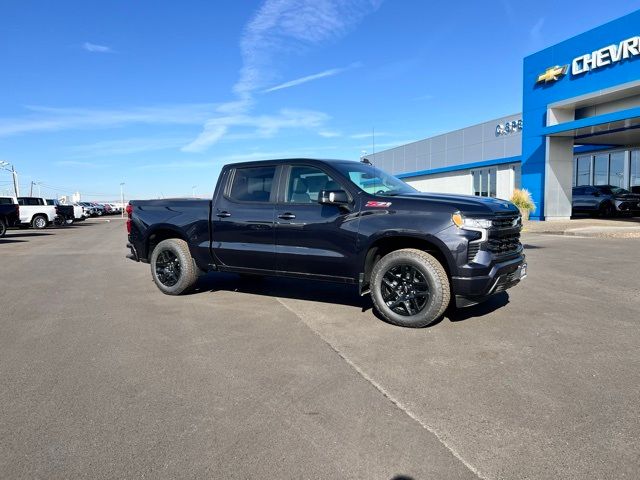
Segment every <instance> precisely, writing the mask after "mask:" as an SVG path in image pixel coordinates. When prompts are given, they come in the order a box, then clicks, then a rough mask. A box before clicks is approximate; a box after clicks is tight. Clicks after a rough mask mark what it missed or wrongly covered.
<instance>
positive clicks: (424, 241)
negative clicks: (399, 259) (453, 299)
mask: <svg viewBox="0 0 640 480" xmlns="http://www.w3.org/2000/svg"><path fill="white" fill-rule="evenodd" d="M403 248H415V249H418V250H423V251H425V252H428V253H429V254H431V255H432V256H433V257H435V258H436V260H438V261H439V262H440V263H441V264H442V266H443V267H444V270H445V272H447V277H448V278H449V280H450V279H451V271H452V270H453V259H452V258H451V255H450V254H449V255H447V253H446V252H447V247H446V245H444V244H443V243H442V242H441V241H440V240H439V239H437V238H435V237H433V236H428V237H425V236H424V235H419V234H411V233H390V234H386V235H382V236H380V237H378V238H376V239H375V240H373V241H372V242H371V243H370V244H369V247H368V248H367V250H366V252H365V254H364V262H363V265H362V270H361V272H362V282H361V284H362V286H363V287H366V286H368V285H369V281H370V279H371V273H372V271H373V266H374V265H375V264H376V262H377V261H378V260H380V259H381V258H382V257H384V256H385V255H387V254H389V253H391V252H394V251H396V250H401V249H403Z"/></svg>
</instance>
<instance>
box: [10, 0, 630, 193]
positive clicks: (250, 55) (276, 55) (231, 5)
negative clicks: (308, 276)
mask: <svg viewBox="0 0 640 480" xmlns="http://www.w3.org/2000/svg"><path fill="white" fill-rule="evenodd" d="M638 8H640V0H639V1H629V0H609V1H608V2H606V4H603V3H602V2H599V1H598V2H596V1H585V0H575V1H574V0H572V1H558V0H556V1H548V0H541V1H538V2H520V1H510V0H502V1H493V2H481V1H458V2H450V1H447V2H445V1H425V0H386V1H383V0H260V1H257V0H242V1H238V0H236V1H231V0H217V1H207V0H189V1H184V2H176V1H166V0H153V1H150V0H138V1H135V2H131V1H124V0H112V1H104V2H86V1H65V0H58V1H56V2H50V1H45V0H42V1H31V0H4V1H3V2H2V4H1V5H0V60H1V63H0V65H2V68H1V70H0V92H2V94H0V160H5V161H9V162H11V163H13V164H14V165H15V166H16V170H17V171H18V172H19V174H20V183H21V185H22V189H23V193H24V191H25V189H28V186H29V183H30V182H31V181H36V182H41V184H42V185H41V190H42V193H43V194H45V195H47V196H55V195H57V194H63V193H71V192H73V191H76V190H77V191H80V192H82V193H83V198H84V199H95V200H109V199H116V198H117V197H118V196H119V194H118V192H119V184H120V182H125V183H126V187H125V188H126V191H127V197H130V198H146V197H157V196H184V195H190V194H191V192H192V187H193V186H196V188H195V191H196V193H197V194H198V195H201V196H205V195H209V194H210V193H211V192H212V191H213V188H214V186H215V181H216V178H217V175H218V173H219V171H220V167H221V166H222V165H223V164H224V163H229V162H234V161H242V160H250V159H262V158H273V157H300V156H308V157H324V158H351V159H357V158H358V157H359V155H360V154H361V152H362V150H367V151H368V152H370V151H371V148H372V147H371V130H372V128H374V127H375V130H376V145H377V146H376V148H377V149H378V150H381V149H384V148H389V147H391V146H393V145H397V144H402V143H406V142H408V141H412V140H418V139H420V138H425V137H428V136H431V135H434V134H437V133H442V132H446V131H449V130H452V129H455V128H461V127H464V126H467V125H471V124H474V123H478V122H481V121H484V120H488V119H491V118H494V117H499V116H501V115H505V114H510V113H515V112H518V111H520V109H521V99H522V92H521V88H522V86H521V84H522V59H523V57H524V56H525V55H527V54H530V53H533V52H535V51H537V50H540V49H542V48H544V47H547V46H549V45H553V44H554V43H557V42H559V41H562V40H564V39H566V38H568V37H571V36H573V35H576V34H578V33H581V32H583V31H585V30H588V29H590V28H593V27H595V26H598V25H600V24H602V23H604V22H606V21H609V20H612V19H614V18H617V17H619V16H622V15H624V14H626V13H629V12H631V11H633V10H636V9H638ZM9 181H10V176H9V174H8V173H7V172H5V171H0V193H1V192H2V191H3V189H7V188H9Z"/></svg>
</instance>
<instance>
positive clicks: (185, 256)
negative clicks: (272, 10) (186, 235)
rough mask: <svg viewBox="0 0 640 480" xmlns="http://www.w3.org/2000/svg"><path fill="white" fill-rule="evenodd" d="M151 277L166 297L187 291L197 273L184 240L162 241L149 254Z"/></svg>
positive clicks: (194, 281) (194, 280) (195, 278)
mask: <svg viewBox="0 0 640 480" xmlns="http://www.w3.org/2000/svg"><path fill="white" fill-rule="evenodd" d="M150 263H151V276H152V278H153V281H154V283H155V284H156V286H157V287H158V288H159V289H160V291H161V292H162V293H164V294H166V295H180V294H182V293H185V292H187V291H189V290H190V289H191V288H193V286H194V285H195V283H196V280H197V279H198V271H197V269H196V266H195V264H194V263H193V258H191V253H190V252H189V246H188V245H187V242H185V241H184V240H180V239H179V238H170V239H168V240H163V241H162V242H160V243H159V244H158V245H156V248H154V249H153V253H152V254H151V262H150Z"/></svg>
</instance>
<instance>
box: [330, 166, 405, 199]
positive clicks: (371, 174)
mask: <svg viewBox="0 0 640 480" xmlns="http://www.w3.org/2000/svg"><path fill="white" fill-rule="evenodd" d="M334 167H335V168H336V169H337V170H339V171H340V173H342V174H343V175H344V176H345V177H347V178H348V179H349V180H351V183H353V184H354V185H355V186H357V187H358V188H360V189H361V190H364V191H365V192H367V193H371V194H376V195H401V194H403V193H415V192H417V190H416V189H415V188H413V187H411V186H409V185H407V184H406V183H404V182H403V181H402V180H400V179H399V178H396V177H394V176H393V175H389V174H388V173H386V172H383V171H382V170H380V169H379V168H375V167H374V166H373V165H368V164H366V163H358V162H345V163H339V164H336V165H334Z"/></svg>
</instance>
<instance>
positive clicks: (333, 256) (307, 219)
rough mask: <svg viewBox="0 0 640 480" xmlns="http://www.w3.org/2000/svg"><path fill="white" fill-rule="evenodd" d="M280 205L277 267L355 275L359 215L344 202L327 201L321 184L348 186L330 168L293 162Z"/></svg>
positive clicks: (317, 273)
mask: <svg viewBox="0 0 640 480" xmlns="http://www.w3.org/2000/svg"><path fill="white" fill-rule="evenodd" d="M282 179H283V182H282V186H281V188H280V195H279V197H280V198H279V201H278V204H277V207H276V218H275V222H276V260H277V270H278V271H279V272H282V273H289V274H308V275H314V276H327V277H343V278H350V279H354V278H355V277H356V275H357V272H355V270H356V268H355V265H356V260H355V259H356V239H357V234H358V231H357V228H358V226H357V218H356V215H355V212H350V211H349V210H348V209H346V208H344V207H337V206H334V205H321V204H320V203H318V194H319V193H320V191H321V190H345V188H344V186H343V185H341V184H339V183H338V182H336V181H334V179H333V178H332V177H331V176H330V175H329V174H328V173H327V172H325V171H324V170H322V169H320V168H318V167H316V166H311V165H303V164H300V165H296V164H293V165H290V166H288V167H285V168H284V170H283V173H282Z"/></svg>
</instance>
